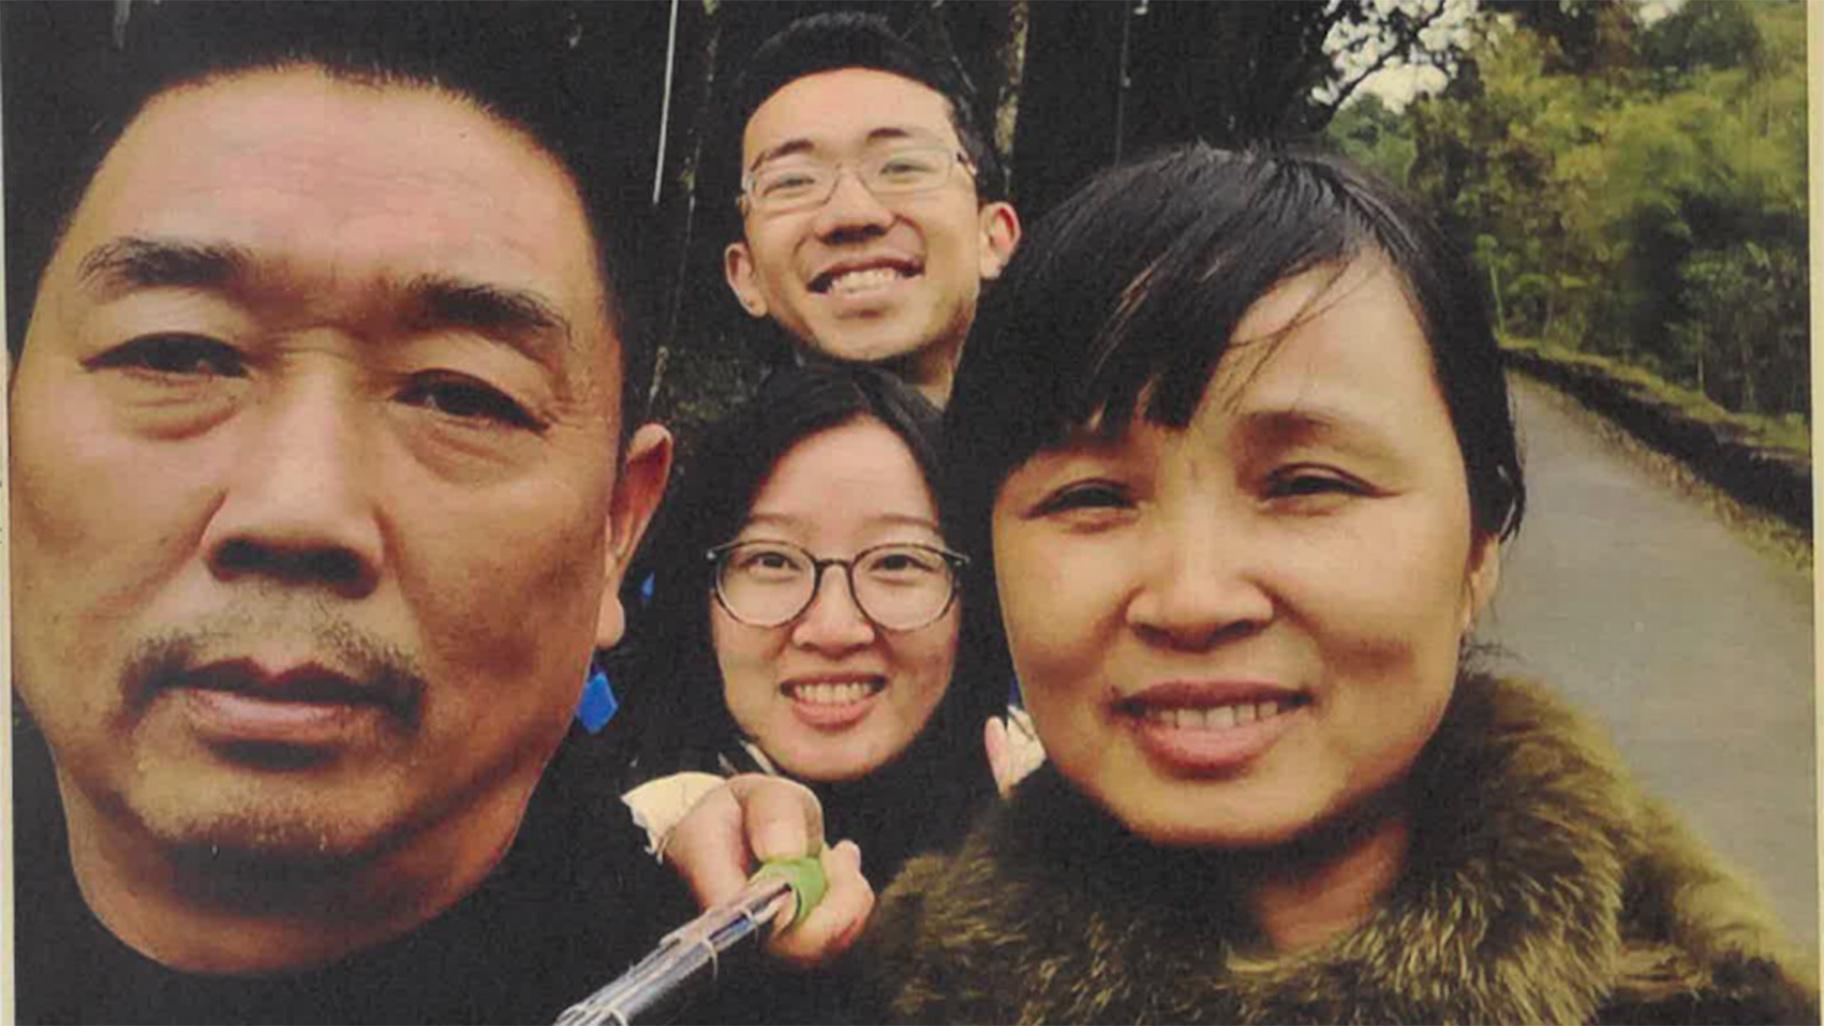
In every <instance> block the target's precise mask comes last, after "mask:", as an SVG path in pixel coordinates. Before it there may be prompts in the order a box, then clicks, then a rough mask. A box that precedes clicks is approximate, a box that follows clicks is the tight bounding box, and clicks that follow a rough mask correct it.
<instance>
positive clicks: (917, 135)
mask: <svg viewBox="0 0 1824 1026" xmlns="http://www.w3.org/2000/svg"><path fill="white" fill-rule="evenodd" d="M927 137H928V138H930V139H931V141H932V144H933V145H942V143H943V140H942V139H939V138H937V137H935V136H933V135H932V133H930V132H927V131H924V130H923V129H918V128H906V127H902V126H900V125H882V126H881V127H879V128H876V129H874V130H873V131H871V132H869V133H868V136H867V138H866V139H865V140H863V142H864V144H865V145H869V146H872V145H873V144H875V143H879V142H895V141H897V140H900V139H921V138H927ZM816 148H817V144H816V143H815V142H813V141H812V140H810V139H805V138H798V139H787V140H786V141H784V142H782V143H780V144H779V145H777V146H774V147H772V148H770V149H767V150H763V151H761V153H760V154H759V155H758V156H756V157H755V158H754V162H753V164H752V165H751V166H750V167H749V168H748V170H749V171H752V170H754V169H755V168H757V167H759V166H760V165H762V164H764V163H766V162H767V161H769V160H778V159H779V158H780V157H791V156H795V155H797V154H800V153H808V152H810V151H811V150H814V149H816Z"/></svg>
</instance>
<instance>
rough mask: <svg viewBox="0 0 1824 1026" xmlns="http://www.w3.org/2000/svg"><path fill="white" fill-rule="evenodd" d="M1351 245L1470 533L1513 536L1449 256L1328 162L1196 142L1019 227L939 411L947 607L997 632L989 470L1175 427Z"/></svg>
mask: <svg viewBox="0 0 1824 1026" xmlns="http://www.w3.org/2000/svg"><path fill="white" fill-rule="evenodd" d="M1364 256H1374V257H1379V258H1381V259H1384V260H1386V261H1387V263H1388V264H1390V265H1391V266H1392V267H1393V268H1394V270H1395V271H1396V273H1397V274H1398V276H1399V278H1400V283H1401V285H1402V286H1403V287H1404V288H1405V290H1406V293H1407V295H1408V297H1409V298H1410V300H1411V302H1412V306H1413V309H1414V311H1415V312H1416V313H1417V315H1418V319H1419V321H1420V324H1421V327H1422V328H1423V329H1424V332H1425V341H1426V345H1427V348H1428V349H1429V350H1430V355H1431V364H1432V368H1433V371H1434V373H1435V374H1436V375H1437V381H1438V387H1439V390H1440V391H1441V392H1442V393H1443V396H1444V404H1445V407H1446V408H1447V409H1448V410H1449V412H1450V421H1451V426H1452V427H1453V428H1454V430H1455V433H1456V442H1457V448H1458V451H1459V452H1460V453H1461V455H1462V458H1463V466H1464V471H1465V477H1466V478H1467V482H1468V487H1469V507H1470V514H1471V522H1472V524H1473V528H1474V530H1475V532H1476V533H1477V534H1478V535H1479V536H1484V537H1489V536H1501V537H1506V536H1508V535H1511V534H1512V533H1513V532H1514V531H1515V530H1517V529H1518V528H1519V525H1520V517H1521V514H1522V512H1523V510H1524V508H1525V500H1526V488H1525V483H1524V479H1523V477H1522V474H1521V465H1520V452H1519V446H1518V443H1517V441H1516V439H1515V435H1514V422H1513V415H1512V412H1511V409H1510V407H1509V404H1508V394H1507V382H1506V378H1505V377H1504V376H1503V373H1502V364H1501V354H1500V350H1499V348H1498V347H1497V345H1496V343H1495V336H1494V332H1493V329H1492V328H1491V327H1490V324H1489V317H1488V312H1487V307H1486V304H1485V302H1484V299H1483V296H1482V291H1481V284H1480V278H1479V277H1478V276H1477V275H1476V274H1475V273H1474V270H1473V268H1472V266H1471V265H1470V263H1469V261H1468V260H1467V259H1466V258H1465V257H1464V255H1463V253H1462V252H1461V250H1460V249H1459V248H1458V247H1457V246H1456V245H1455V244H1454V243H1452V242H1451V240H1450V239H1449V238H1447V237H1446V236H1445V235H1444V234H1443V232H1442V231H1440V230H1439V228H1438V226H1437V224H1436V222H1435V221H1434V220H1433V219H1432V218H1431V217H1430V216H1429V215H1427V214H1426V213H1425V212H1424V211H1423V210H1422V209H1420V208H1419V207H1418V206H1417V205H1415V204H1414V203H1413V202H1412V201H1411V200H1410V199H1408V198H1407V197H1406V196H1405V195H1404V194H1403V193H1401V192H1400V191H1399V190H1397V189H1395V188H1393V187H1391V186H1389V185H1387V184H1386V183H1384V182H1381V181H1380V180H1378V179H1376V178H1374V177H1373V176H1371V175H1369V174H1368V173H1367V172H1365V171H1363V170H1362V169H1360V168H1359V167H1357V166H1356V165H1354V164H1352V163H1350V162H1349V161H1347V160H1344V159H1343V158H1341V157H1337V156H1334V155H1331V154H1327V153H1323V152H1320V151H1315V150H1306V149H1297V148H1276V147H1266V148H1259V149H1250V150H1243V151H1225V150H1218V149H1213V148H1211V147H1209V146H1205V145H1203V144H1195V145H1191V146H1185V147H1181V148H1178V149H1174V150H1170V151H1167V152H1165V153H1162V154H1159V155H1157V156H1153V157H1151V158H1148V159H1145V160H1141V161H1138V162H1135V163H1133V164H1129V165H1127V166H1123V167H1118V168H1115V169H1113V170H1109V171H1105V172H1103V173H1102V174H1100V175H1098V176H1096V177H1095V178H1093V179H1091V180H1090V181H1089V182H1088V183H1087V184H1086V185H1084V186H1083V187H1082V188H1081V189H1079V190H1078V191H1077V192H1076V193H1074V194H1073V195H1072V196H1071V197H1070V198H1068V199H1066V200H1065V201H1064V202H1063V203H1062V204H1060V205H1059V206H1058V207H1056V208H1055V209H1053V210H1052V211H1051V212H1050V213H1049V214H1047V215H1046V216H1045V217H1044V218H1042V219H1041V220H1040V221H1039V222H1038V223H1037V224H1036V225H1035V226H1034V227H1033V229H1032V231H1031V232H1030V233H1029V234H1028V235H1027V236H1026V238H1025V240H1024V242H1023V243H1022V244H1021V246H1020V249H1019V252H1017V253H1015V254H1014V257H1013V259H1012V260H1011V261H1010V262H1009V264H1008V266H1007V270H1006V272H1005V273H1004V274H1003V275H1002V277H1001V280H1000V283H999V285H998V287H997V288H996V289H995V290H994V292H992V293H990V294H989V295H988V296H987V298H986V299H985V301H984V303H983V305H982V310H981V314H980V316H979V317H978V318H977V320H976V324H975V329H974V332H973V333H972V334H971V336H970V341H969V345H968V347H967V348H966V349H964V350H963V356H962V360H961V362H960V364H959V366H958V367H957V373H956V388H955V391H954V392H953V393H952V394H951V397H950V405H949V407H948V409H947V411H946V414H945V421H944V456H943V461H942V466H943V468H944V476H945V483H944V488H943V499H944V509H945V512H946V514H947V515H948V516H949V517H950V518H951V519H950V522H951V523H952V524H953V525H955V527H954V528H953V535H952V538H951V540H952V543H953V544H956V545H958V546H959V547H961V548H962V550H963V551H965V552H968V553H969V554H970V556H971V557H972V558H973V559H974V563H973V564H972V565H971V567H970V571H971V573H972V574H973V575H977V576H978V577H979V578H981V579H979V580H978V581H976V582H975V584H974V586H973V587H974V590H972V591H971V592H970V595H971V599H972V601H971V603H970V604H969V605H968V606H966V607H965V609H964V615H965V616H974V615H982V616H985V617H988V618H989V621H990V622H989V623H987V624H986V625H984V626H983V627H982V629H984V630H988V631H993V630H996V629H998V622H996V618H995V616H994V613H995V611H998V608H999V602H998V601H997V600H995V599H994V598H993V596H994V594H995V592H994V580H993V568H992V562H993V560H992V552H991V544H990V543H991V532H990V521H991V519H992V515H993V509H994V503H995V498H996V496H997V495H998V494H999V493H1000V489H1001V486H1002V485H1003V484H1004V483H1005V482H1006V480H1007V477H1008V475H1010V474H1011V473H1013V472H1014V471H1015V470H1016V469H1018V468H1019V466H1020V465H1021V464H1023V463H1025V462H1026V461H1027V460H1028V459H1030V458H1031V457H1032V456H1034V455H1035V454H1037V453H1038V452H1040V451H1042V450H1045V449H1048V448H1051V447H1053V446H1057V445H1060V444H1063V443H1064V442H1065V441H1066V440H1068V439H1069V438H1070V437H1071V436H1072V434H1073V433H1075V432H1079V431H1084V430H1094V431H1097V432H1100V433H1101V434H1104V435H1106V436H1108V437H1110V438H1119V437H1120V436H1121V434H1122V433H1123V432H1125V431H1126V430H1127V429H1128V428H1129V426H1130V425H1132V424H1133V423H1134V422H1135V420H1138V419H1143V420H1145V421H1146V422H1148V423H1152V424H1158V425H1161V426H1163V427H1168V428H1183V427H1184V426H1185V425H1187V424H1188V423H1189V422H1190V421H1191V419H1192V418H1193V416H1194V415H1195V413H1196V410H1197V407H1198V404H1199V403H1200V402H1201V401H1202V398H1203V395H1204V391H1205V389H1207V388H1208V387H1209V383H1210V380H1211V377H1212V376H1213V375H1214V373H1215V371H1216V367H1217V364H1218V363H1219V362H1220V361H1221V360H1222V357H1223V354H1224V353H1225V352H1227V351H1228V349H1229V347H1230V345H1231V344H1232V343H1233V340H1232V338H1231V336H1232V335H1233V333H1234V331H1235V329H1236V327H1237V325H1239V324H1240V322H1241V320H1242V317H1243V315H1244V314H1246V312H1247V311H1248V309H1249V308H1250V307H1252V306H1253V305H1254V304H1255V302H1257V301H1258V300H1260V299H1261V298H1263V297H1264V296H1266V295H1267V293H1269V292H1270V291H1272V289H1273V288H1274V286H1276V285H1278V284H1279V283H1280V282H1283V281H1285V280H1286V279H1288V278H1291V277H1293V276H1295V275H1298V274H1300V273H1302V272H1305V271H1309V270H1316V269H1320V268H1333V269H1336V270H1337V271H1338V273H1339V274H1340V271H1341V269H1342V268H1343V267H1344V266H1345V265H1347V264H1348V263H1349V262H1350V261H1352V260H1354V259H1356V258H1358V257H1364ZM1010 397H1017V398H1010ZM1001 647H1002V651H1003V652H1004V646H1001ZM984 658H987V657H984Z"/></svg>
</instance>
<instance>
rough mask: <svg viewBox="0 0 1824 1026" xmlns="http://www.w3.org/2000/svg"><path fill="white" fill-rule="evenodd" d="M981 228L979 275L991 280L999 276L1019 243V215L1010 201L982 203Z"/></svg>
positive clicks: (983, 278) (985, 279)
mask: <svg viewBox="0 0 1824 1026" xmlns="http://www.w3.org/2000/svg"><path fill="white" fill-rule="evenodd" d="M980 218H981V228H982V245H981V268H980V271H981V276H982V280H983V281H992V280H994V279H995V278H999V277H1000V276H1001V271H1002V270H1004V269H1005V268H1006V267H1007V261H1009V260H1011V259H1013V251H1014V250H1015V249H1017V248H1018V247H1019V245H1020V215H1019V214H1017V213H1015V212H1014V210H1013V204H1011V203H984V204H982V209H981V213H980Z"/></svg>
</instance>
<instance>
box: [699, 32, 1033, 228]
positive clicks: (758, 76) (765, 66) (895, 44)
mask: <svg viewBox="0 0 1824 1026" xmlns="http://www.w3.org/2000/svg"><path fill="white" fill-rule="evenodd" d="M841 68H872V69H874V70H876V71H885V72H889V73H891V74H894V75H898V76H900V77H901V78H908V79H911V80H912V81H914V82H917V83H918V84H920V85H922V86H925V87H926V88H929V89H931V90H932V91H934V92H936V93H938V94H939V95H941V96H942V97H943V98H944V99H945V101H947V102H948V104H949V106H950V124H951V127H953V128H955V129H956V136H957V138H958V139H960V140H961V141H962V144H963V152H964V153H965V154H966V155H968V157H969V161H970V163H971V164H973V165H975V192H976V196H977V197H978V198H980V199H981V200H984V201H986V200H998V199H1001V198H1003V195H1004V193H1005V191H1006V183H1005V182H1004V181H1003V180H1002V175H1001V166H1000V161H999V160H998V159H996V157H995V154H994V147H993V146H992V145H990V143H989V140H988V137H987V136H986V135H984V134H983V133H982V129H981V121H980V120H979V118H978V115H977V111H976V99H975V90H974V88H973V87H972V86H971V85H970V83H969V79H968V77H967V76H965V75H964V74H963V71H962V68H961V67H960V66H958V65H957V63H956V62H955V61H954V60H943V59H940V58H938V57H935V56H932V55H930V54H927V53H924V52H923V51H921V50H919V49H918V48H917V47H914V46H913V45H912V44H911V43H908V42H907V41H906V40H904V39H902V38H900V36H899V35H898V34H897V33H895V32H894V31H893V28H892V26H890V25H888V24H887V20H886V19H885V18H883V17H881V16H879V15H875V14H862V13H860V12H857V11H835V12H831V13H828V14H813V15H811V16H810V17H807V18H800V19H798V20H797V21H794V22H792V23H791V24H790V25H787V26H786V27H785V28H783V29H781V30H779V32H778V33H776V34H775V35H773V37H772V38H770V39H768V40H767V41H766V42H764V43H762V44H760V48H759V49H758V50H755V51H754V56H753V57H752V58H751V59H750V60H749V61H748V63H747V68H746V69H745V70H744V71H742V73H741V77H740V79H739V80H737V81H736V83H735V88H734V92H733V97H734V101H733V103H732V104H730V106H729V114H730V117H729V125H728V129H729V130H728V131H727V132H726V133H725V135H726V137H727V138H729V139H731V140H732V141H733V144H734V146H733V152H734V158H733V159H732V161H731V162H730V166H736V165H739V164H740V162H741V137H742V134H743V132H744V131H745V130H746V127H747V122H748V119H749V118H751V117H753V116H754V111H756V110H758V109H759V108H760V105H761V104H763V103H765V102H766V101H767V100H768V99H769V98H770V97H771V96H772V95H773V94H774V93H776V92H778V91H779V90H780V89H783V88H784V87H785V86H787V85H789V84H790V83H792V82H795V81H797V80H798V79H801V78H804V77H805V76H806V75H815V74H817V73H819V72H824V71H836V70H839V69H841Z"/></svg>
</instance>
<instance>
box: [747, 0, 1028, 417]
mask: <svg viewBox="0 0 1824 1026" xmlns="http://www.w3.org/2000/svg"><path fill="white" fill-rule="evenodd" d="M735 95H736V102H735V104H734V110H733V113H734V115H735V118H736V119H737V120H738V121H739V123H741V124H742V125H743V128H742V135H741V169H742V177H741V194H740V198H739V200H738V202H739V204H740V208H741V216H742V238H741V239H739V240H737V241H735V242H732V243H730V244H729V246H728V248H727V250H726V251H725V253H724V259H723V272H724V275H725V276H726V278H727V279H728V284H729V287H730V288H731V289H733V290H734V293H735V297H736V299H738V300H739V301H740V303H741V306H742V308H743V309H745V310H746V311H747V312H748V314H750V315H751V316H753V317H769V318H771V319H772V320H773V321H774V322H775V323H777V324H778V326H779V327H780V328H781V329H783V330H784V331H785V332H786V333H787V334H788V335H789V336H791V338H792V340H793V343H794V345H795V346H796V347H798V348H799V349H800V350H801V351H809V352H812V353H817V354H820V355H823V356H827V357H831V358H834V359H838V360H844V361H853V362H858V363H875V364H883V365H886V366H888V367H889V368H890V369H891V370H893V371H894V372H895V373H897V374H898V375H900V376H901V377H902V378H904V379H905V380H906V381H907V382H908V383H910V384H912V385H913V386H914V387H916V388H917V389H918V390H919V391H920V392H922V393H923V394H924V395H925V396H926V398H928V399H930V400H932V401H933V402H935V403H937V404H939V405H942V404H943V402H944V401H945V399H947V398H948V397H949V394H950V380H951V376H952V375H953V373H954V371H955V367H956V361H957V357H958V355H959V354H960V353H961V351H962V346H963V340H964V339H965V338H966V337H967V336H968V333H969V326H970V324H971V322H973V321H974V319H975V308H976V301H977V298H978V296H979V294H980V292H981V286H982V282H983V281H985V280H989V279H992V278H995V277H998V276H999V275H1000V272H1001V268H1002V267H1003V266H1005V264H1006V262H1007V259H1008V257H1009V256H1011V255H1012V253H1013V249H1014V246H1015V245H1016V244H1017V243H1018V242H1019V237H1020V222H1019V217H1018V216H1017V215H1016V214H1015V213H1014V210H1013V207H1012V206H1010V205H1009V204H1007V203H1006V202H1004V201H1002V200H1000V199H999V198H998V197H999V195H1000V191H999V190H1000V182H999V179H1000V174H999V167H998V165H997V164H996V162H995V158H994V152H993V150H992V148H991V147H990V146H989V145H988V143H987V140H986V137H985V136H984V135H983V134H982V132H981V131H980V130H979V128H978V127H977V126H976V123H975V120H974V117H973V111H972V108H971V101H970V97H969V94H968V91H967V86H966V85H965V84H964V83H963V82H962V80H961V78H960V77H959V76H958V75H957V74H956V73H955V72H953V71H952V70H951V69H950V68H948V67H945V66H944V65H942V64H940V63H938V62H936V61H934V60H931V59H930V58H928V57H926V56H924V55H922V54H920V53H919V52H918V51H916V50H914V49H913V48H912V47H911V46H909V45H908V44H907V43H906V42H905V41H904V40H902V39H900V38H899V37H898V36H897V35H895V34H894V33H893V31H892V30H891V29H890V28H889V27H888V26H887V25H886V23H885V22H884V21H883V20H882V19H880V18H878V17H870V16H865V15H859V14H854V13H838V14H824V15H816V16H813V17H809V18H804V19H801V20H799V21H797V22H794V23H793V24H792V25H790V26H788V27H787V28H786V29H785V30H784V31H782V32H780V33H779V34H778V35H776V36H774V37H773V38H772V39H770V40H768V41H767V42H766V43H765V44H764V45H762V46H761V47H760V49H759V50H758V51H757V52H756V53H755V55H754V58H753V60H752V61H751V62H750V64H749V66H748V68H747V70H746V72H745V73H744V74H743V75H742V78H741V80H740V82H739V84H738V85H737V87H736V91H735Z"/></svg>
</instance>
